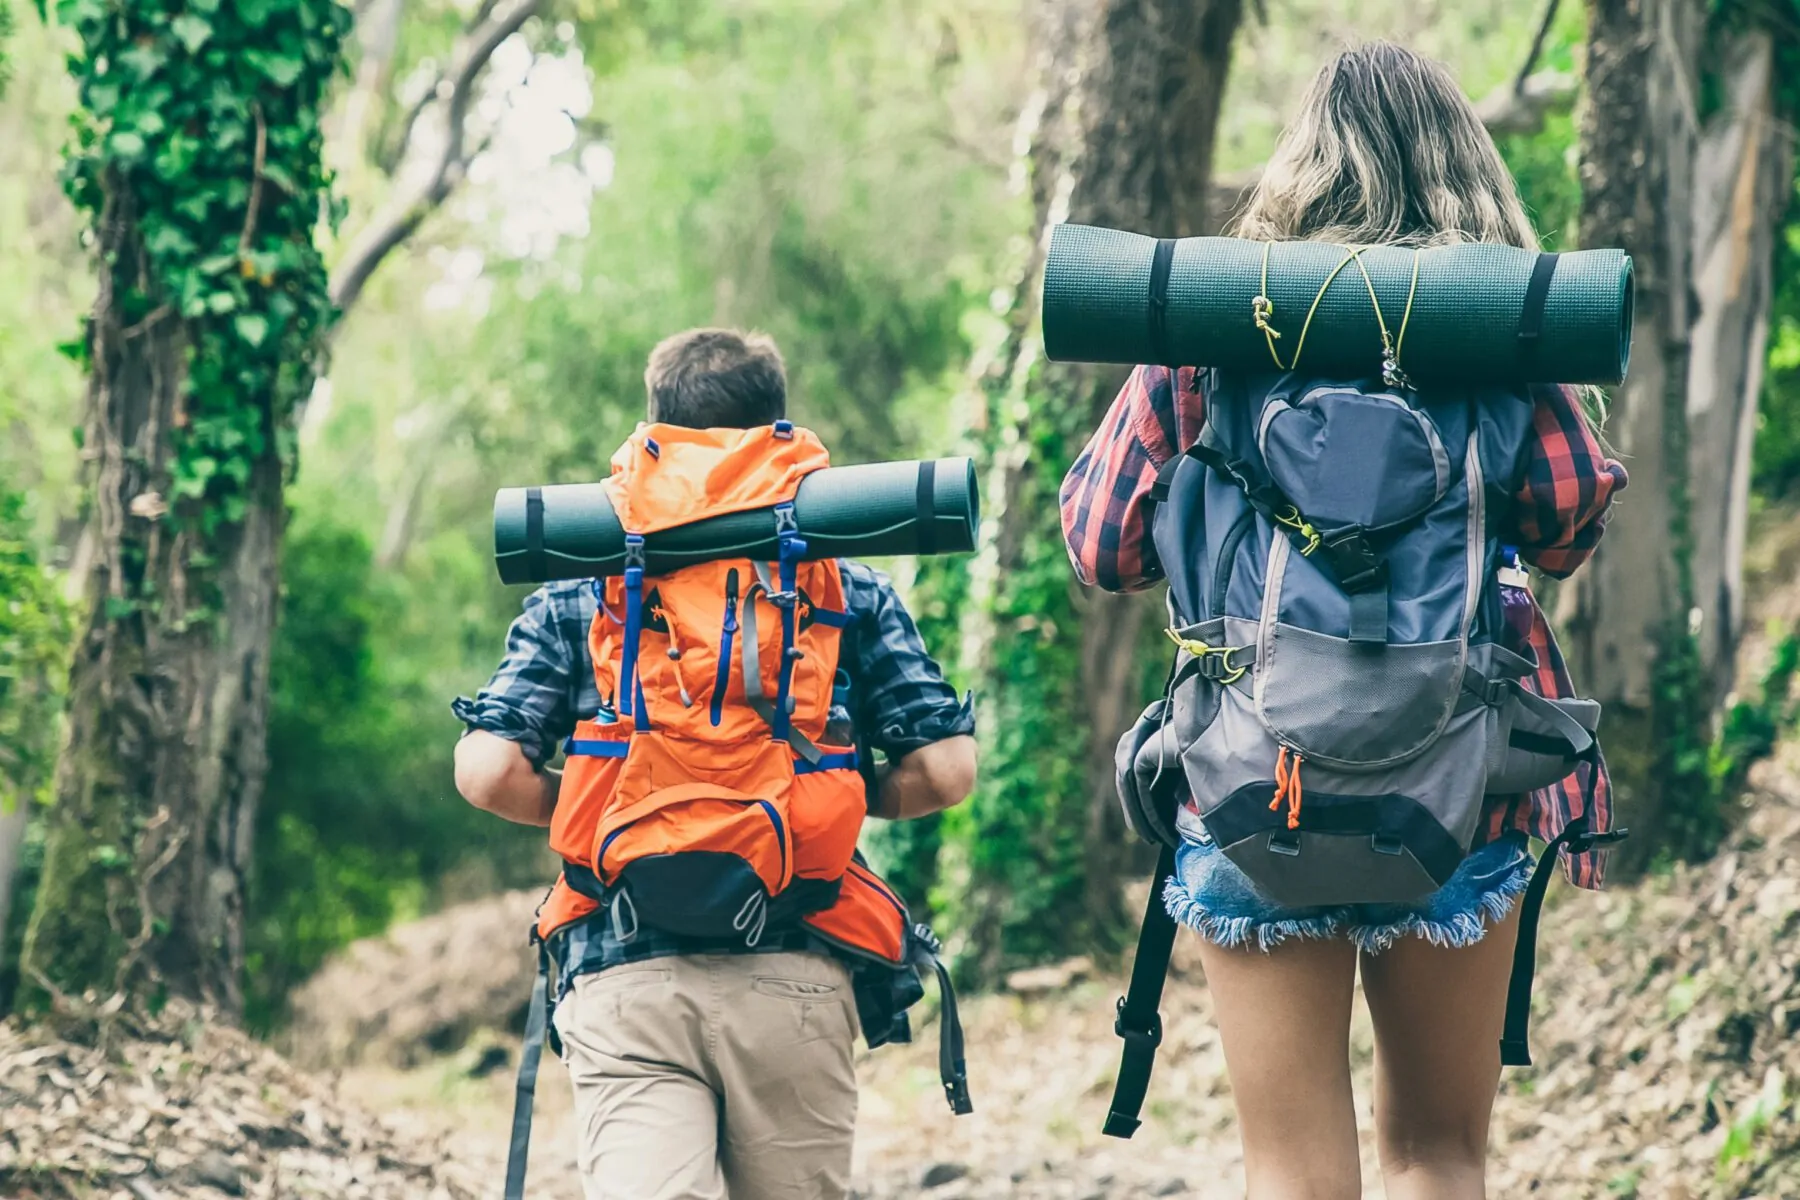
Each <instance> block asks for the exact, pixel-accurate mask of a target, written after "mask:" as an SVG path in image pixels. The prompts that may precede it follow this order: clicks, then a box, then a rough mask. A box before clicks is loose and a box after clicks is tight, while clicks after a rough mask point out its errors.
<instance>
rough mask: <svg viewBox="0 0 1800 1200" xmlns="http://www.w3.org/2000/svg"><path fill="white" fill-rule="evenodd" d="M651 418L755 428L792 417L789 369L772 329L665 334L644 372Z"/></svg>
mask: <svg viewBox="0 0 1800 1200" xmlns="http://www.w3.org/2000/svg"><path fill="white" fill-rule="evenodd" d="M644 387H645V389H646V390H647V391H648V392H649V393H650V419H651V420H652V421H660V422H663V423H665V424H668V425H682V426H686V427H687V428H690V429H713V428H721V429H749V428H751V427H752V426H755V425H767V424H770V423H772V422H774V421H779V420H781V419H782V418H783V417H785V416H787V368H786V367H785V366H784V365H783V363H782V361H781V351H780V350H778V349H776V348H775V341H774V339H773V338H770V337H769V336H768V335H767V334H761V333H740V332H738V331H737V330H735V329H690V330H688V331H687V332H686V333H678V334H676V335H675V336H674V337H670V338H664V339H663V340H662V341H661V342H660V343H658V345H657V347H656V349H654V350H652V351H651V352H650V365H649V366H648V367H647V368H646V369H645V371H644Z"/></svg>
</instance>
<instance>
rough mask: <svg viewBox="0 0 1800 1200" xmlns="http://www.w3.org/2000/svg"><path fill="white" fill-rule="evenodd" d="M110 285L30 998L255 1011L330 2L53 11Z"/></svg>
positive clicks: (342, 15)
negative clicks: (262, 818) (256, 935)
mask: <svg viewBox="0 0 1800 1200" xmlns="http://www.w3.org/2000/svg"><path fill="white" fill-rule="evenodd" d="M54 13H55V17H56V19H57V20H58V21H59V22H60V23H61V24H63V25H64V26H66V27H67V28H68V29H69V30H71V31H72V33H73V34H74V36H75V47H74V49H73V51H72V52H71V54H70V57H69V69H70V70H71V72H72V73H73V74H74V76H75V78H76V81H77V84H78V88H79V100H80V107H79V109H78V111H77V113H76V115H75V118H74V136H73V139H72V143H71V145H70V148H69V151H68V157H67V164H66V170H65V185H66V189H67V191H68V194H69V196H70V198H71V199H72V200H73V201H74V202H75V204H76V206H77V207H78V208H79V209H80V210H81V211H82V212H83V213H85V214H86V216H87V218H88V219H89V222H90V224H91V234H92V245H93V249H94V251H95V258H96V262H97V264H98V266H99V269H100V287H99V295H98V298H97V300H96V302H95V306H94V311H93V315H92V317H91V319H90V320H89V322H88V324H87V328H86V330H85V332H84V334H83V336H82V337H81V338H80V339H79V340H78V341H77V342H76V343H75V345H74V347H73V349H74V350H75V352H77V353H79V354H80V355H81V356H83V358H84V360H85V362H86V364H87V367H88V369H89V372H90V381H89V387H88V397H87V413H86V417H85V421H84V423H83V426H82V428H81V431H80V436H81V440H82V447H83V454H84V457H85V459H86V464H87V469H88V472H89V489H90V495H89V503H88V509H87V514H86V527H85V530H84V533H83V539H84V542H85V547H84V549H85V555H84V556H83V559H82V560H83V561H85V562H87V563H88V564H89V565H88V567H87V568H86V579H85V593H86V595H85V598H86V602H87V611H86V616H85V625H84V628H83V629H82V630H81V633H80V636H79V639H78V641H77V643H76V646H75V649H74V663H73V666H72V670H71V675H70V685H69V700H68V725H69V732H68V738H67V742H66V746H65V749H64V751H63V758H62V761H61V763H60V765H59V770H58V773H57V779H58V784H57V789H56V797H55V804H54V807H53V809H52V810H51V814H50V819H49V828H48V835H47V839H48V840H47V845H46V851H45V863H44V870H43V876H42V880H41V883H40V885H39V889H38V897H37V903H36V908H35V911H34V914H33V917H32V921H31V924H30V927H29V929H28V931H27V934H26V943H25V949H24V972H25V975H26V981H27V983H28V985H31V986H35V987H36V988H37V989H40V990H41V991H42V992H43V993H47V994H48V995H49V996H50V997H51V998H52V999H54V1000H56V1001H58V1002H60V1003H63V1004H72V1005H75V1006H77V1007H79V1006H80V1005H81V1000H80V997H81V996H82V995H83V994H92V995H99V996H106V995H110V994H115V993H119V992H125V993H128V994H135V995H141V996H154V994H156V993H157V992H158V991H160V990H163V989H167V990H168V991H172V992H180V993H185V994H191V995H196V996H201V997H204V998H207V999H210V1000H212V1001H215V1002H217V1003H220V1004H221V1005H223V1006H225V1007H226V1008H227V1009H228V1010H229V1009H235V1008H236V1007H238V1005H239V1003H240V995H239V993H240V973H241V970H242V960H243V952H242V940H243V939H242V925H243V918H242V914H243V896H244V883H245V875H246V871H247V868H248V864H249V853H250V847H251V843H252V830H253V827H254V822H255V816H256V809H257V803H258V799H259V796H260V794H261V791H262V786H263V776H264V767H265V749H264V733H265V722H266V716H267V707H268V661H269V647H270V643H271V634H272V628H273V621H274V616H275V610H276V601H277V588H278V562H277V559H278V548H279V545H280V539H281V533H282V526H283V519H284V506H283V500H282V490H283V486H284V482H285V480H286V478H287V476H288V474H289V472H290V470H291V468H292V453H293V449H292V447H293V437H292V424H291V415H292V413H293V411H294V408H295V405H296V404H297V402H299V401H300V400H301V399H302V398H304V397H305V396H306V395H307V394H308V392H309V390H310V389H311V387H312V385H313V380H314V378H315V374H316V370H317V359H318V352H319V349H320V347H321V345H322V339H323V335H324V333H325V331H326V329H327V327H328V325H329V324H330V320H331V313H332V308H331V303H330V299H329V295H328V291H327V280H326V273H325V268H324V264H323V263H322V261H321V259H320V256H319V252H318V250H317V249H316V247H315V244H314V234H315V231H316V229H317V227H318V226H319V225H320V223H321V221H322V220H324V219H326V218H327V217H328V215H329V212H330V205H329V202H328V179H327V176H326V173H325V171H324V168H323V166H322V162H321V150H322V137H321V132H320V124H319V117H320V111H321V106H322V104H323V101H324V98H325V96H326V93H327V89H328V87H329V85H330V83H331V81H332V79H333V77H334V75H335V74H336V72H337V70H338V64H339V61H340V59H339V55H340V43H341V41H342V39H343V37H344V35H345V33H346V32H347V31H348V29H349V27H350V14H349V11H348V10H347V9H346V8H345V7H344V6H343V5H342V4H340V3H338V0H187V2H186V3H182V4H176V3H171V2H170V0H58V2H57V3H56V4H55V5H54Z"/></svg>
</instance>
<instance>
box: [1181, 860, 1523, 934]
mask: <svg viewBox="0 0 1800 1200" xmlns="http://www.w3.org/2000/svg"><path fill="white" fill-rule="evenodd" d="M1532 863H1533V859H1532V856H1531V849H1530V846H1529V844H1528V843H1527V841H1526V839H1525V836H1524V835H1523V834H1520V833H1508V834H1506V835H1504V836H1503V837H1501V838H1500V839H1499V840H1498V841H1493V842H1489V843H1488V844H1487V845H1485V846H1482V847H1481V848H1479V849H1477V850H1476V851H1475V852H1474V853H1472V854H1470V855H1469V857H1468V858H1466V859H1464V860H1463V862H1462V865H1461V866H1460V867H1458V868H1457V869H1456V873H1455V874H1454V875H1452V876H1451V877H1450V881H1449V882H1448V883H1446V884H1445V885H1444V886H1443V887H1441V888H1439V889H1438V890H1437V891H1435V892H1433V893H1432V894H1431V895H1429V896H1427V897H1426V898H1425V899H1423V900H1421V901H1419V902H1418V903H1416V904H1342V905H1334V906H1331V907H1326V908H1282V907H1281V906H1279V905H1277V904H1274V903H1272V902H1270V901H1269V900H1267V899H1265V898H1264V897H1263V896H1261V895H1260V894H1258V892H1257V891H1256V888H1255V887H1254V886H1252V885H1251V883H1250V880H1249V879H1248V878H1246V877H1245V875H1244V873H1243V872H1242V871H1240V870H1238V867H1237V864H1236V863H1234V862H1232V861H1231V860H1230V859H1229V858H1227V857H1226V856H1225V852H1224V851H1222V850H1220V849H1219V847H1218V846H1217V845H1216V844H1214V843H1213V842H1210V841H1205V842H1201V841H1195V840H1193V839H1192V838H1191V837H1187V838H1184V839H1183V841H1182V843H1181V847H1180V849H1178V850H1177V851H1176V852H1175V877H1174V878H1173V879H1171V880H1169V883H1168V886H1167V887H1166V888H1165V889H1164V891H1163V902H1164V903H1165V904H1166V905H1167V906H1168V909H1169V915H1170V916H1172V917H1174V918H1175V919H1176V920H1177V921H1179V922H1181V923H1182V924H1183V925H1186V926H1187V927H1188V928H1189V929H1192V930H1194V931H1195V932H1196V933H1198V934H1199V935H1200V936H1201V937H1203V938H1205V939H1206V940H1207V941H1209V942H1212V943H1213V944H1214V945H1218V946H1225V947H1238V946H1250V945H1255V946H1258V947H1260V948H1262V949H1263V950H1268V949H1269V948H1270V947H1272V946H1277V945H1280V944H1281V943H1282V942H1285V941H1287V940H1288V939H1289V938H1347V939H1348V940H1350V941H1351V942H1354V943H1355V944H1356V946H1357V947H1358V948H1359V949H1361V950H1363V951H1365V952H1368V953H1371V954H1375V953H1380V952H1381V951H1383V950H1386V949H1387V948H1388V947H1389V946H1392V945H1393V944H1394V943H1395V942H1397V941H1399V940H1400V939H1401V938H1406V937H1421V938H1424V939H1425V940H1426V941H1429V942H1432V943H1434V944H1436V945H1439V946H1470V945H1473V944H1474V943H1476V942H1478V941H1480V940H1481V937H1482V935H1483V934H1484V933H1486V932H1487V928H1488V925H1489V924H1490V923H1494V922H1498V921H1499V920H1501V919H1502V918H1503V917H1505V916H1506V914H1507V913H1508V912H1510V911H1511V910H1512V906H1513V901H1514V900H1516V899H1517V898H1518V896H1519V894H1520V893H1521V892H1523V891H1524V890H1525V885H1526V884H1527V883H1528V882H1529V881H1530V877H1531V868H1532Z"/></svg>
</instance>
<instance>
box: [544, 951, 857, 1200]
mask: <svg viewBox="0 0 1800 1200" xmlns="http://www.w3.org/2000/svg"><path fill="white" fill-rule="evenodd" d="M556 1028H557V1032H558V1033H559V1034H560V1035H561V1037H562V1042H563V1058H564V1061H565V1062H566V1063H567V1064H568V1068H569V1075H570V1078H571V1079H572V1080H573V1081H574V1085H575V1112H576V1130H577V1137H578V1138H579V1141H580V1148H579V1161H580V1164H581V1179H582V1188H583V1191H584V1193H585V1195H586V1196H587V1200H726V1198H727V1197H729V1200H843V1197H845V1196H846V1195H847V1194H848V1192H849V1187H850V1151H851V1143H852V1140H853V1137H854V1134H855V1129H856V1071H855V1067H854V1059H853V1049H854V1043H855V1039H856V1035H857V1023H856V1001H855V997H854V995H853V993H852V989H851V985H850V973H849V971H848V970H846V969H845V967H844V965H843V964H842V963H839V962H837V961H836V960H834V959H830V958H826V957H824V956H822V955H818V954H808V953H802V952H781V953H769V954H722V955H694V956H682V957H668V958H657V959H651V960H650V961H648V962H642V963H630V964H627V965H624V966H618V967H613V968H611V969H609V970H605V971H600V972H596V973H595V974H592V975H583V976H579V977H578V978H577V979H576V980H575V983H574V986H573V987H572V988H571V989H570V991H569V993H568V995H566V996H565V997H564V998H563V1000H562V1002H561V1003H560V1004H559V1005H558V1006H557V1009H556Z"/></svg>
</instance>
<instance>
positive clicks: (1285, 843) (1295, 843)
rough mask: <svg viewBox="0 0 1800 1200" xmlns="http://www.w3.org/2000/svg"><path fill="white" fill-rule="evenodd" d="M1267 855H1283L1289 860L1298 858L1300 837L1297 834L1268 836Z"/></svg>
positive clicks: (1285, 833)
mask: <svg viewBox="0 0 1800 1200" xmlns="http://www.w3.org/2000/svg"><path fill="white" fill-rule="evenodd" d="M1269 853H1270V854H1283V855H1286V856H1287V857H1289V858H1299V857H1300V835H1299V834H1297V833H1289V832H1282V833H1271V834H1270V835H1269Z"/></svg>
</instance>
